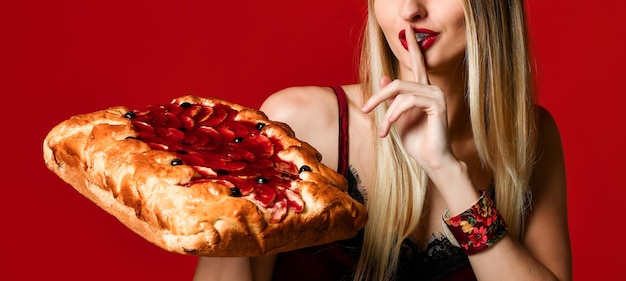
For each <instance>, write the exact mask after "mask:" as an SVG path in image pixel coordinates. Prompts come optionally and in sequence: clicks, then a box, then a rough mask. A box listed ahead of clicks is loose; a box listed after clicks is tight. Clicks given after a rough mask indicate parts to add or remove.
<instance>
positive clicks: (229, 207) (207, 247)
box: [43, 96, 367, 256]
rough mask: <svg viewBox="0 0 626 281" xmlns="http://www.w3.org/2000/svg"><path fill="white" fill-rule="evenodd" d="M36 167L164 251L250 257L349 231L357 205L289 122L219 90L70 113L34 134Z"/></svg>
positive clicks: (361, 214)
mask: <svg viewBox="0 0 626 281" xmlns="http://www.w3.org/2000/svg"><path fill="white" fill-rule="evenodd" d="M43 155H44V160H45V163H46V166H47V167H48V168H49V169H50V170H51V171H52V172H54V173H55V174H56V175H57V176H59V177H60V178H61V179H63V180H64V181H65V182H67V183H68V184H70V185H71V186H72V187H74V188H75V189H76V190H77V191H78V192H80V193H81V194H82V195H84V196H85V197H86V198H88V199H89V200H91V201H92V202H94V203H95V204H97V205H98V206H99V207H100V208H102V209H103V210H105V211H107V212H108V213H109V214H111V215H113V216H114V217H116V218H117V219H118V220H119V221H120V222H121V223H123V224H124V225H125V226H126V227H128V228H129V229H131V230H132V231H134V232H135V233H137V234H138V235H140V236H141V237H143V238H144V239H146V240H148V241H150V242H152V243H154V244H155V245H157V246H159V247H161V248H163V249H165V250H167V251H171V252H176V253H183V254H192V255H202V256H256V255H262V254H271V253H277V252H283V251H290V250H294V249H298V248H303V247H308V246H314V245H319V244H325V243H329V242H332V241H335V240H342V239H347V238H350V237H352V236H354V235H356V234H357V232H358V231H359V230H360V229H361V228H363V227H364V225H365V222H366V220H367V213H366V211H365V207H364V206H363V205H361V204H360V203H359V202H357V201H356V200H354V199H353V198H351V197H350V196H349V195H348V193H347V183H346V180H345V179H344V178H343V177H342V176H341V175H339V174H338V173H336V172H335V171H334V170H332V169H330V168H329V167H327V166H325V165H323V164H321V163H320V160H321V155H320V154H319V152H318V151H317V150H316V149H315V148H313V147H312V146H310V145H309V144H307V143H306V142H303V141H300V140H298V139H297V138H296V137H295V135H294V133H293V131H292V129H291V128H290V127H289V126H288V125H286V124H284V123H280V122H276V121H271V120H269V119H268V118H267V116H266V115H265V114H264V113H262V112H260V111H257V110H254V109H251V108H247V107H244V106H241V105H238V104H234V103H231V102H228V101H225V100H222V99H216V98H201V97H197V96H184V97H179V98H176V99H174V100H173V101H172V102H171V103H169V104H159V105H150V106H147V107H145V108H144V109H139V110H131V109H128V108H126V107H122V106H118V107H111V108H108V109H105V110H101V111H97V112H92V113H87V114H82V115H76V116H73V117H71V118H69V119H68V120H65V121H63V122H61V123H60V124H58V125H57V126H55V127H54V128H52V130H51V131H50V132H49V133H48V135H47V136H46V138H45V140H44V144H43Z"/></svg>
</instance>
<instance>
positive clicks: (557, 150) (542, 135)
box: [532, 107, 565, 195]
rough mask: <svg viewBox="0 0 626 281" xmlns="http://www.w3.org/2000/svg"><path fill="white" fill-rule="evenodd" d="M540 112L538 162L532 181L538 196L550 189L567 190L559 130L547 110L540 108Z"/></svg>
mask: <svg viewBox="0 0 626 281" xmlns="http://www.w3.org/2000/svg"><path fill="white" fill-rule="evenodd" d="M538 111H539V116H538V117H539V118H538V126H537V134H538V143H537V162H536V164H535V167H534V169H533V180H532V187H533V194H537V195H539V194H542V193H544V192H546V191H547V190H545V189H546V188H549V187H552V188H553V189H557V190H558V189H564V188H565V160H564V155H563V145H562V142H561V134H560V132H559V128H558V126H557V123H556V121H555V120H554V117H553V116H552V114H551V113H550V112H549V111H548V110H547V109H546V108H544V107H539V108H538ZM555 181H558V183H557V182H555ZM550 183H551V184H550Z"/></svg>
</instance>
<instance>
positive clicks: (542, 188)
mask: <svg viewBox="0 0 626 281" xmlns="http://www.w3.org/2000/svg"><path fill="white" fill-rule="evenodd" d="M539 135H540V138H541V139H540V141H539V151H540V155H539V156H540V157H539V160H538V162H537V163H536V165H535V167H534V171H533V177H532V179H531V183H530V184H531V186H532V192H533V193H532V195H533V196H532V210H531V213H530V216H529V219H528V221H527V224H526V231H525V233H524V236H523V239H522V241H521V243H520V242H518V241H516V240H515V239H513V238H511V237H509V236H505V237H504V239H502V240H501V241H500V242H498V243H496V244H495V245H494V246H493V247H491V248H489V249H487V250H485V251H483V252H480V253H478V254H475V255H471V256H469V258H470V262H471V263H472V267H473V269H474V272H475V273H476V276H477V278H478V279H479V280H502V277H503V276H506V277H507V280H571V279H572V264H571V250H570V240H569V231H568V224H567V205H566V200H567V196H566V183H565V179H566V178H565V164H564V157H563V150H562V147H561V139H560V136H559V132H558V129H557V127H556V124H555V122H554V120H553V119H552V117H551V116H550V115H549V114H548V113H547V112H546V111H543V112H542V114H541V117H540V128H539ZM451 174H454V173H451ZM452 178H459V179H467V178H468V175H467V174H465V173H464V172H462V171H460V170H459V173H458V174H457V176H456V177H454V176H449V177H448V178H447V179H446V183H443V180H442V182H441V183H440V184H441V185H442V186H440V188H442V187H443V186H444V185H449V183H450V181H449V180H450V179H452ZM462 181H463V180H460V181H459V182H462ZM465 181H466V185H471V182H469V181H468V180H465ZM449 188H450V190H452V187H451V186H450V187H449ZM456 188H457V189H458V186H457V187H456ZM450 198H453V196H451V197H450ZM455 198H458V197H455ZM451 200H454V199H451Z"/></svg>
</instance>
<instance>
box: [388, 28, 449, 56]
mask: <svg viewBox="0 0 626 281" xmlns="http://www.w3.org/2000/svg"><path fill="white" fill-rule="evenodd" d="M413 31H414V32H415V40H417V43H418V45H419V46H420V49H422V51H426V49H428V48H429V47H430V46H431V45H432V44H433V43H435V41H436V40H437V37H438V36H439V33H437V32H434V31H432V30H430V29H425V28H414V29H413ZM398 38H399V39H400V43H402V47H404V49H406V50H407V51H408V50H409V44H408V42H407V39H406V31H405V30H404V29H403V30H401V31H400V34H398Z"/></svg>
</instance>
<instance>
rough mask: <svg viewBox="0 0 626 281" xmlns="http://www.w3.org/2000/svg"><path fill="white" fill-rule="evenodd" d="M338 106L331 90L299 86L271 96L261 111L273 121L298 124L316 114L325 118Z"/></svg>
mask: <svg viewBox="0 0 626 281" xmlns="http://www.w3.org/2000/svg"><path fill="white" fill-rule="evenodd" d="M333 104H336V100H335V98H334V95H333V92H332V90H331V89H330V88H326V87H318V86H298V87H290V88H285V89H282V90H280V91H278V92H276V93H273V94H272V95H270V96H269V97H268V98H267V99H266V100H265V101H264V102H263V104H262V105H261V111H263V112H264V113H265V114H267V115H268V117H269V118H270V119H272V120H276V121H281V122H285V123H288V124H290V123H294V122H295V123H297V121H299V120H301V119H304V120H306V119H308V120H311V119H310V118H311V117H312V116H311V114H315V115H314V116H315V117H316V118H317V117H324V115H325V114H324V113H326V112H327V111H328V110H329V109H331V108H332V107H331V106H332V105H333Z"/></svg>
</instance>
